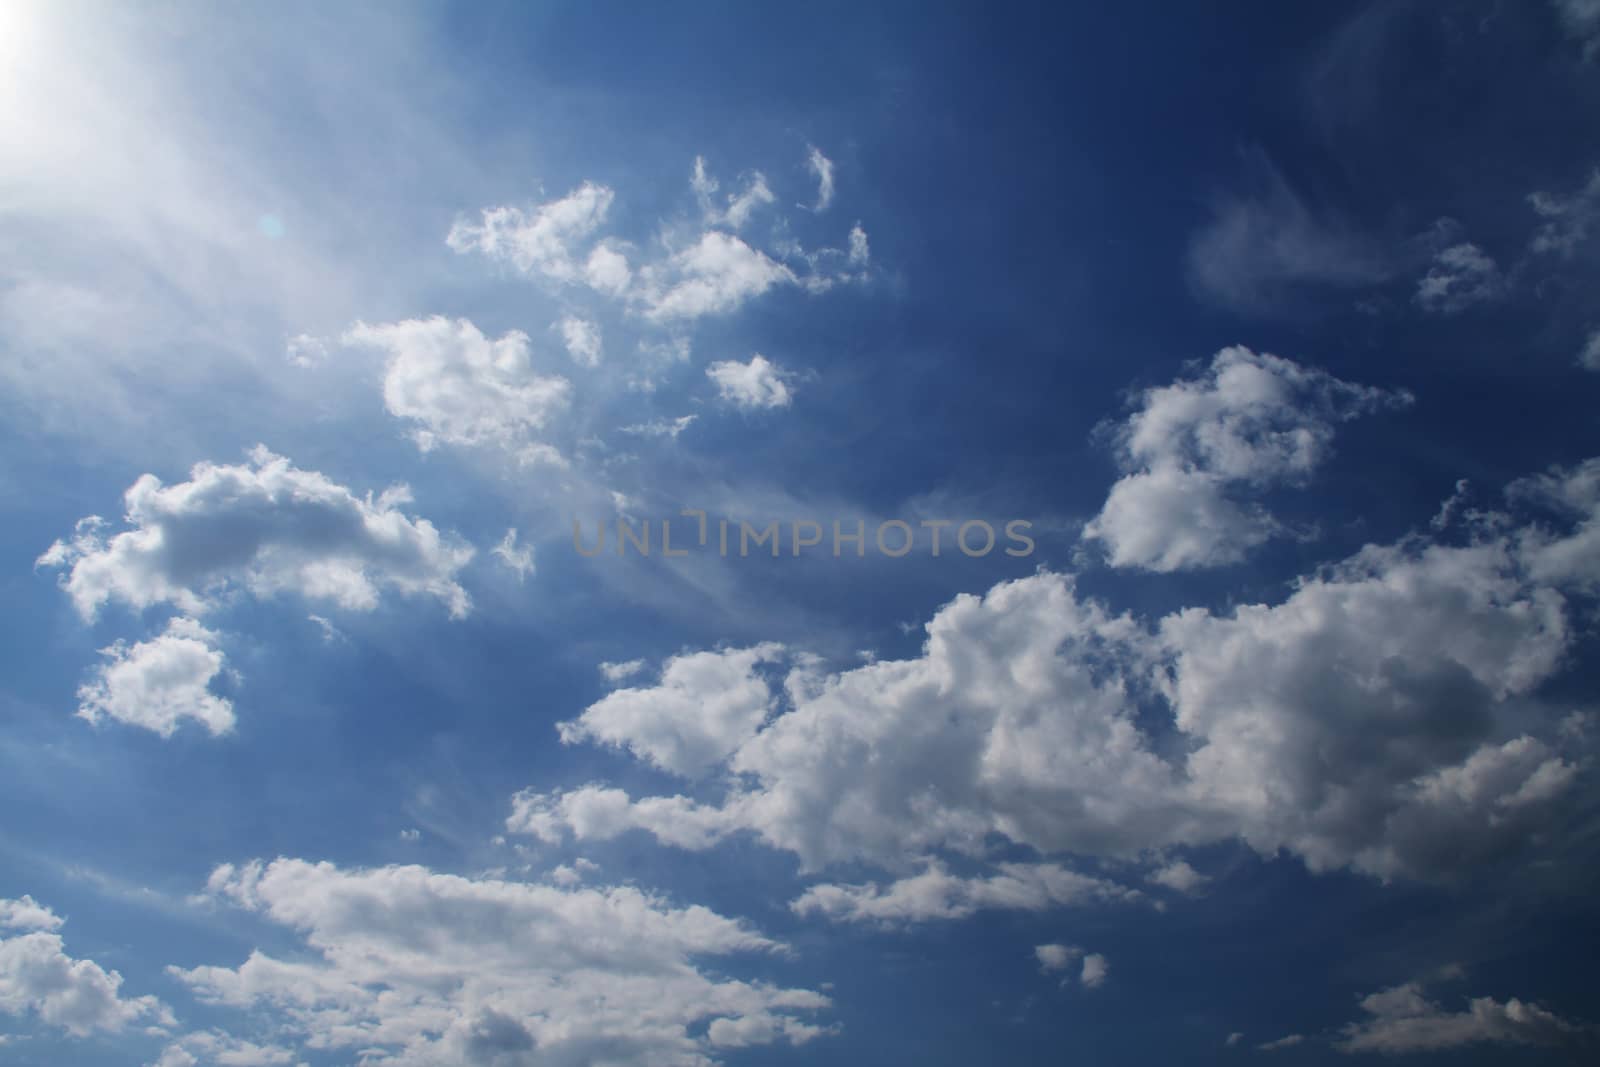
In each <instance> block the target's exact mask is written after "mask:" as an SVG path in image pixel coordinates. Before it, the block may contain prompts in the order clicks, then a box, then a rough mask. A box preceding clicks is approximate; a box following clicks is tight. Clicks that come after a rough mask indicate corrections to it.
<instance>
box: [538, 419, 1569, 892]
mask: <svg viewBox="0 0 1600 1067" xmlns="http://www.w3.org/2000/svg"><path fill="white" fill-rule="evenodd" d="M1227 440H1228V439H1227V438H1226V436H1224V437H1222V438H1219V439H1218V442H1213V447H1218V448H1221V453H1222V454H1225V455H1228V456H1234V453H1233V452H1232V451H1230V450H1229V449H1227V448H1225V447H1222V446H1221V443H1225V442H1226V441H1227ZM1308 450H1310V451H1311V452H1314V451H1315V444H1314V442H1309V441H1308V440H1307V436H1306V435H1305V434H1291V435H1290V437H1289V440H1287V441H1285V442H1284V443H1283V444H1282V445H1280V446H1278V448H1277V451H1276V453H1275V454H1276V455H1282V456H1288V457H1291V459H1290V460H1287V461H1286V460H1283V459H1281V458H1275V459H1273V460H1272V462H1273V463H1275V464H1282V463H1284V462H1292V460H1293V457H1296V456H1304V455H1306V454H1307V452H1308ZM1259 451H1260V450H1259V449H1258V448H1257V447H1251V448H1248V449H1245V450H1243V451H1242V452H1240V453H1239V454H1238V455H1237V456H1235V457H1234V458H1232V459H1229V460H1228V461H1227V462H1230V463H1235V464H1239V465H1242V468H1243V469H1249V467H1250V465H1251V464H1253V463H1256V462H1259V460H1258V458H1257V457H1258V454H1259ZM1269 452H1271V450H1269ZM1534 493H1537V494H1541V495H1542V496H1543V497H1556V498H1559V500H1561V501H1563V502H1565V503H1564V506H1566V507H1569V508H1570V509H1573V510H1574V511H1575V512H1576V513H1577V514H1576V518H1575V519H1574V518H1573V517H1572V516H1569V517H1568V519H1567V526H1568V527H1569V528H1570V527H1572V526H1575V527H1576V528H1577V532H1567V530H1565V529H1563V528H1558V527H1547V526H1545V525H1529V524H1526V523H1523V524H1519V522H1518V520H1516V519H1514V518H1513V516H1512V515H1511V514H1509V513H1504V514H1500V515H1499V516H1498V518H1493V519H1492V520H1486V521H1485V522H1484V523H1483V524H1481V526H1480V527H1479V528H1478V530H1477V533H1476V534H1475V535H1474V537H1473V538H1472V539H1471V540H1470V541H1469V542H1468V543H1466V544H1445V543H1441V542H1438V541H1435V540H1431V539H1430V537H1429V536H1424V535H1414V536H1409V537H1407V538H1404V539H1402V540H1401V541H1399V542H1396V543H1393V544H1388V545H1371V546H1368V547H1367V548H1365V549H1363V550H1362V551H1360V552H1358V553H1356V554H1355V555H1353V556H1351V557H1350V558H1348V559H1346V560H1344V561H1342V562H1340V563H1337V564H1334V565H1331V566H1326V567H1323V568H1320V569H1319V570H1318V571H1316V572H1314V573H1313V574H1310V575H1306V576H1303V577H1302V578H1301V579H1299V581H1298V582H1297V583H1295V584H1294V586H1293V587H1292V589H1291V590H1290V592H1289V593H1288V595H1287V596H1286V597H1284V598H1283V599H1282V600H1280V601H1278V602H1276V603H1255V604H1249V603H1245V604H1238V605H1234V606H1232V607H1230V608H1228V609H1227V610H1225V611H1221V610H1213V609H1209V608H1198V607H1197V608H1189V609H1184V610H1179V611H1175V612H1173V613H1171V614H1168V615H1166V616H1165V617H1163V618H1160V619H1158V620H1154V621H1152V622H1142V621H1140V620H1137V619H1135V618H1133V617H1131V616H1128V615H1117V614H1114V613H1112V612H1111V611H1110V610H1109V609H1107V608H1106V607H1105V606H1104V605H1103V604H1100V603H1099V602H1097V601H1095V600H1092V599H1085V598H1082V597H1080V596H1078V595H1077V593H1076V591H1075V588H1074V584H1073V581H1072V579H1071V578H1070V577H1068V576H1066V575H1062V574H1057V573H1053V572H1050V571H1041V572H1039V573H1037V574H1035V575H1032V576H1030V577H1027V578H1023V579H1018V580H1015V581H1009V582H1003V583H1001V584H999V585H997V586H995V587H994V588H993V589H991V590H990V591H989V592H988V594H987V595H985V596H982V597H976V596H961V597H958V598H956V599H955V600H954V601H952V602H951V603H949V604H947V605H945V606H944V607H943V608H941V609H940V610H939V611H938V612H937V613H936V614H935V615H934V617H933V619H932V621H931V622H929V624H928V626H927V634H928V636H927V640H926V642H925V644H924V647H923V649H922V651H921V653H920V655H917V656H914V657H912V658H908V659H904V660H876V661H874V662H871V663H868V664H866V665H863V666H858V667H852V668H850V669H846V670H841V671H839V672H837V673H830V672H828V671H826V670H824V669H823V668H822V667H821V666H820V665H819V664H818V663H817V661H816V660H815V659H814V657H808V656H806V655H804V654H802V653H799V652H797V651H794V650H784V651H783V652H782V654H781V655H782V660H781V663H782V664H784V665H786V668H787V673H784V672H783V671H781V670H778V669H777V668H778V666H779V661H774V663H773V664H772V666H771V667H770V668H769V669H766V670H763V671H760V672H753V671H750V670H746V669H735V670H726V671H725V672H724V673H722V674H717V675H713V674H711V673H710V672H706V673H703V674H700V675H698V676H697V678H698V679H699V682H700V683H701V684H698V685H697V687H696V688H695V689H694V690H693V695H692V697H690V696H683V695H680V694H675V693H671V692H662V693H655V692H653V691H652V690H650V689H641V690H630V691H626V693H627V695H626V696H625V697H624V698H623V700H621V701H619V703H618V704H617V705H616V708H617V711H618V713H617V714H616V715H614V716H609V717H608V719H609V721H608V723H607V726H606V733H605V734H604V735H601V736H600V739H601V740H603V741H605V742H606V743H609V744H616V745H625V746H629V747H631V748H633V749H634V750H635V752H636V754H639V755H640V758H641V759H644V760H646V761H649V762H652V763H654V764H655V765H657V766H665V767H667V768H669V769H671V768H677V769H679V770H685V769H688V768H689V767H691V766H692V767H693V768H694V769H695V771H696V772H697V773H699V774H700V775H701V777H702V778H703V780H704V781H705V782H706V783H707V786H708V787H707V788H704V789H701V790H698V791H697V793H696V795H695V796H693V797H690V796H646V797H642V798H635V797H632V796H630V795H629V794H628V793H627V792H625V791H623V790H621V789H617V788H613V787H609V786H606V785H603V784H598V783H596V784H591V785H588V786H584V787H582V788H580V789H575V790H567V791H557V792H551V793H540V792H535V791H526V792H524V793H521V794H518V796H517V797H516V799H515V801H514V803H513V809H512V813H511V816H510V817H509V819H508V821H507V827H508V829H510V830H511V831H512V832H518V833H527V834H532V835H534V836H537V837H539V838H541V839H543V840H547V841H551V842H559V841H562V840H564V839H565V838H566V837H568V836H571V837H573V838H576V839H578V840H603V839H609V838H615V837H617V836H619V835H621V834H625V833H628V832H632V831H642V832H645V833H648V834H651V835H653V836H655V837H656V838H657V839H658V840H660V841H661V842H663V843H665V844H669V845H673V846H676V847H681V848H688V849H705V848H709V847H712V846H713V845H715V844H717V843H718V842H720V841H724V840H726V839H728V838H729V837H730V836H731V835H735V834H748V835H752V836H754V837H755V838H757V839H759V840H760V841H762V842H763V843H765V844H766V845H768V846H770V847H772V848H775V849H780V850H783V851H785V852H788V853H792V854H793V855H794V856H795V857H796V858H797V859H798V860H799V861H800V864H801V866H802V869H803V870H804V871H806V872H816V871H819V870H822V869H824V868H826V867H828V866H829V865H833V864H866V865H870V866H875V867H877V868H880V869H883V870H886V871H891V872H893V873H894V874H895V875H896V878H895V880H893V881H891V882H889V883H887V884H884V883H879V882H867V883H857V884H824V885H816V886H813V887H812V888H811V889H810V890H808V891H807V892H806V894H805V895H804V896H802V897H801V899H800V901H799V902H797V907H799V908H800V909H801V910H803V911H805V912H807V913H812V912H814V913H818V914H822V915H825V916H829V917H834V918H839V919H846V920H870V921H915V920H917V919H935V918H948V917H954V916H959V915H962V914H969V913H970V912H971V911H973V910H976V909H978V908H983V907H999V906H1012V907H1034V906H1040V907H1042V906H1047V905H1048V904H1050V903H1052V902H1060V901H1061V900H1063V899H1065V898H1064V897H1063V896H1062V895H1061V894H1057V893H1055V892H1054V891H1053V890H1051V889H1050V888H1049V885H1052V884H1053V885H1067V886H1072V887H1075V888H1076V889H1078V890H1084V891H1086V892H1088V894H1089V895H1090V896H1095V895H1096V894H1100V893H1101V892H1102V891H1103V892H1104V894H1105V895H1106V897H1107V899H1111V898H1117V897H1123V896H1126V895H1127V893H1126V892H1123V891H1121V890H1120V887H1114V886H1112V887H1111V888H1102V887H1100V886H1099V883H1098V880H1095V879H1090V884H1089V885H1087V886H1086V885H1085V884H1084V883H1080V882H1076V881H1073V880H1072V878H1078V877H1085V878H1086V877H1088V876H1079V875H1072V872H1071V871H1070V869H1069V868H1067V867H1065V866H1063V865H1062V864H1061V863H1059V862H1057V858H1060V859H1062V860H1065V859H1066V858H1068V857H1080V858H1081V857H1101V858H1107V859H1120V860H1129V861H1135V860H1140V861H1148V857H1149V856H1150V855H1151V854H1152V853H1154V854H1158V855H1159V854H1160V853H1161V851H1162V850H1165V849H1168V848H1172V847H1177V846H1197V845H1203V844H1207V843H1211V842H1220V841H1229V840H1241V841H1243V842H1245V843H1246V844H1248V845H1249V846H1251V847H1252V848H1254V849H1256V850H1257V851H1258V852H1260V853H1261V854H1263V855H1266V856H1272V855H1276V854H1277V853H1279V852H1280V851H1287V852H1288V853H1290V854H1292V855H1294V856H1297V857H1299V859H1300V860H1301V861H1302V862H1303V863H1305V864H1306V866H1307V867H1309V868H1310V869H1311V870H1313V871H1319V872H1321V871H1329V870H1334V869H1341V868H1349V869H1353V870H1356V871H1360V872H1363V873H1366V874H1369V875H1372V876H1374V877H1377V878H1380V879H1385V880H1387V879H1394V878H1410V879H1427V880H1448V879H1452V878H1456V877H1460V876H1462V875H1464V874H1466V873H1468V872H1471V871H1475V870H1481V869H1484V868H1485V867H1487V866H1489V865H1492V864H1495V863H1498V862H1500V861H1501V860H1503V859H1505V858H1507V857H1510V856H1513V855H1516V854H1517V853H1519V852H1520V851H1524V850H1530V849H1531V850H1537V849H1543V848H1546V847H1550V846H1552V845H1555V844H1558V843H1559V842H1560V841H1562V840H1563V835H1564V834H1567V833H1568V832H1569V831H1570V830H1571V824H1570V820H1569V819H1568V818H1567V817H1566V816H1564V815H1563V810H1564V809H1563V804H1564V800H1565V798H1566V797H1567V796H1569V795H1570V793H1571V791H1572V790H1573V789H1574V788H1576V783H1577V781H1578V780H1579V779H1580V777H1581V776H1582V775H1583V774H1584V773H1585V767H1586V765H1587V762H1588V756H1587V748H1586V746H1587V742H1586V741H1585V740H1584V738H1585V732H1584V731H1583V730H1581V729H1577V728H1575V722H1576V720H1574V719H1573V718H1571V716H1572V713H1571V712H1570V710H1569V709H1568V708H1567V707H1564V706H1562V705H1560V704H1556V703H1548V704H1547V703H1545V702H1543V701H1542V700H1541V699H1540V697H1539V695H1538V694H1539V690H1540V689H1541V687H1542V686H1543V684H1544V683H1545V682H1546V681H1548V680H1550V679H1551V678H1553V677H1555V676H1556V675H1557V674H1558V673H1559V671H1560V670H1561V669H1562V667H1563V665H1564V663H1565V661H1566V657H1567V656H1568V653H1569V651H1570V649H1571V647H1572V641H1573V635H1572V627H1571V625H1570V623H1569V620H1568V604H1567V599H1566V596H1565V595H1564V593H1563V590H1564V589H1574V588H1587V585H1586V583H1587V582H1588V581H1590V580H1591V579H1592V578H1594V577H1596V576H1600V535H1595V534H1594V533H1593V530H1594V529H1596V528H1600V527H1596V526H1595V523H1596V522H1597V519H1596V516H1597V515H1600V462H1596V463H1594V464H1592V465H1585V466H1584V467H1583V468H1580V469H1577V470H1568V471H1559V472H1554V473H1552V474H1549V475H1546V476H1543V480H1542V481H1538V483H1537V484H1536V485H1530V487H1528V488H1525V489H1520V490H1519V491H1518V493H1517V494H1514V496H1517V497H1520V496H1526V495H1528V494H1534ZM702 655H710V656H711V657H712V658H711V659H710V660H707V661H705V665H706V666H708V667H709V666H712V665H717V666H719V667H725V666H727V665H728V664H730V663H731V664H732V665H733V666H735V667H739V668H742V667H743V665H744V664H746V663H750V662H753V661H754V660H755V659H756V658H760V659H762V660H765V659H767V658H768V657H771V656H776V655H779V653H777V652H775V651H773V650H772V648H771V646H760V647H759V649H752V650H745V652H744V654H743V655H742V656H739V655H737V654H736V653H732V652H729V651H727V650H724V651H723V652H719V653H712V654H702ZM697 662H698V661H697ZM779 675H782V678H781V681H780V680H779V677H778V676H779ZM717 686H722V687H723V689H722V691H721V695H720V696H719V695H718V693H717V692H716V691H715V690H716V687H717ZM719 699H721V700H726V701H729V704H728V706H729V707H732V708H735V709H737V714H730V715H727V716H726V717H725V721H718V723H717V725H715V726H711V725H709V723H710V720H707V723H706V724H697V725H696V726H695V727H693V729H696V730H698V727H699V725H706V727H707V733H705V734H701V733H699V732H694V733H691V734H690V735H689V736H688V740H685V739H684V738H683V737H682V736H680V734H681V731H683V730H684V729H685V727H684V726H683V717H684V709H685V708H686V707H688V706H689V705H690V704H691V703H692V702H698V704H699V705H700V706H715V704H716V701H718V700H719ZM769 709H770V710H769ZM623 711H625V712H626V714H623V713H622V712H623ZM575 738H576V735H575V734H572V733H570V732H569V738H568V739H569V740H572V739H575ZM691 742H692V745H693V747H692V749H686V746H688V745H689V744H690V743H691ZM686 750H688V751H692V752H694V753H695V756H694V758H693V759H688V758H687V757H685V756H684V755H683V752H684V751H686ZM719 753H725V754H726V755H724V756H722V757H721V760H720V762H719V763H715V765H714V766H713V765H711V764H712V762H713V761H715V760H716V759H718V756H717V755H716V754H719ZM719 794H720V795H719ZM997 845H999V846H1004V847H1007V848H1009V847H1023V848H1028V849H1031V850H1033V851H1035V852H1036V853H1038V854H1040V855H1041V856H1042V857H1044V858H1045V860H1044V862H1041V863H1039V864H1034V865H1029V866H1027V868H1026V872H1027V873H1024V872H1023V869H1022V868H1013V867H1007V866H1006V865H1005V864H1003V863H998V862H994V861H993V860H992V859H991V857H993V856H994V850H995V849H996V847H997ZM941 855H943V856H948V857H952V858H953V857H960V858H961V862H962V863H963V864H974V863H976V864H979V865H980V866H979V867H978V868H977V870H976V871H975V873H966V872H963V873H960V874H957V873H952V867H951V866H950V865H948V864H947V863H946V862H945V861H944V859H942V858H941ZM911 857H921V858H922V859H920V860H919V861H914V862H916V863H917V867H918V869H916V870H913V871H909V872H908V871H907V870H906V868H907V865H908V863H909V862H913V861H911V860H910V859H909V858H911ZM983 864H988V865H987V866H982V865H983ZM1052 871H1058V872H1062V873H1061V877H1062V878H1063V879H1065V880H1064V881H1060V882H1055V883H1049V882H1042V881H1041V879H1042V878H1044V876H1045V875H1046V873H1047V872H1052ZM1068 876H1072V877H1068ZM1148 877H1150V878H1151V880H1152V882H1153V883H1154V884H1156V885H1161V886H1164V887H1166V888H1172V889H1176V890H1178V891H1180V892H1193V891H1195V890H1196V889H1198V888H1199V887H1200V886H1201V885H1203V884H1204V880H1203V876H1200V875H1199V874H1198V873H1197V872H1195V871H1193V870H1192V868H1189V867H1188V866H1187V864H1182V865H1180V864H1178V863H1174V862H1171V861H1167V862H1166V863H1165V866H1162V867H1161V868H1160V869H1158V870H1157V871H1156V872H1155V873H1154V874H1152V875H1149V876H1148ZM1107 885H1108V886H1109V885H1110V883H1107ZM1002 902H1009V903H1002Z"/></svg>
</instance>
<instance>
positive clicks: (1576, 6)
mask: <svg viewBox="0 0 1600 1067" xmlns="http://www.w3.org/2000/svg"><path fill="white" fill-rule="evenodd" d="M1552 2H1553V3H1554V5H1555V8H1556V12H1557V13H1558V14H1559V15H1560V16H1561V24H1562V27H1563V28H1564V29H1565V30H1566V31H1567V36H1568V37H1571V38H1572V39H1573V40H1575V41H1580V42H1582V43H1583V55H1584V58H1585V59H1588V58H1591V57H1592V56H1593V55H1594V54H1595V51H1596V50H1600V0H1552Z"/></svg>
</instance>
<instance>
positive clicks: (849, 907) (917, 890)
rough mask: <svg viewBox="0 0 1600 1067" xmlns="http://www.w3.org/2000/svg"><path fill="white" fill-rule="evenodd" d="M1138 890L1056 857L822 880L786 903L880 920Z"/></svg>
mask: <svg viewBox="0 0 1600 1067" xmlns="http://www.w3.org/2000/svg"><path fill="white" fill-rule="evenodd" d="M1138 899H1140V893H1139V891H1138V890H1136V889H1128V888H1126V887H1124V886H1121V885H1118V884H1117V883H1115V882H1112V881H1108V880H1106V879H1103V878H1095V877H1092V876H1090V875H1086V874H1080V873H1079V872H1077V871H1073V870H1069V869H1067V868H1066V867H1063V866H1061V865H1059V864H1054V863H1002V864H999V865H998V867H997V870H996V872H995V873H993V874H987V875H981V876H976V877H969V878H963V877H960V876H958V875H954V874H951V873H950V872H949V871H948V870H946V869H945V868H944V866H943V865H941V864H938V863H930V864H929V865H928V867H927V869H926V870H924V871H922V872H921V873H920V874H915V875H912V876H910V877H908V878H901V879H899V880H897V881H895V882H893V883H891V884H890V885H887V886H881V885H879V884H877V883H876V882H867V883H864V884H861V885H832V884H821V885H814V886H811V887H810V888H808V889H807V890H806V891H805V892H804V893H803V894H802V895H801V896H800V897H799V898H798V899H796V900H795V901H794V902H793V903H792V904H791V905H790V907H791V908H792V909H793V910H794V912H795V913H796V914H799V915H808V914H813V913H815V914H819V915H823V916H826V917H827V918H829V919H833V920H835V921H842V922H873V923H881V924H896V923H915V922H926V921H928V920H933V919H964V918H966V917H967V916H969V915H973V914H975V913H977V912H979V911H989V910H1008V911H1043V910H1045V909H1046V908H1053V907H1061V906H1065V905H1083V904H1090V903H1104V902H1107V901H1136V900H1138Z"/></svg>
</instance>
